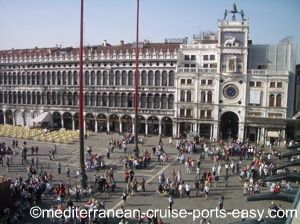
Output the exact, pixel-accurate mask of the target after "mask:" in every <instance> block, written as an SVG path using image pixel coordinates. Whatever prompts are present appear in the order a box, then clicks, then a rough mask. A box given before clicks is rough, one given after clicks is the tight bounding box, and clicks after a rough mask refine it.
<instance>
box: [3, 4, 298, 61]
mask: <svg viewBox="0 0 300 224" xmlns="http://www.w3.org/2000/svg"><path fill="white" fill-rule="evenodd" d="M232 4H233V0H140V22H141V23H140V39H141V40H143V39H148V40H150V41H153V42H162V41H164V38H169V37H174V38H177V37H186V36H187V37H189V39H191V36H192V35H193V34H196V33H199V32H201V31H209V30H210V31H216V30H217V21H218V19H221V18H223V15H224V10H225V9H230V8H231V7H232ZM236 5H237V7H238V10H240V9H243V10H244V12H245V17H246V18H249V19H250V39H252V40H253V43H260V44H264V43H270V44H273V43H278V41H279V40H281V39H282V38H284V37H286V36H289V35H292V36H293V37H294V43H296V44H297V45H298V57H297V62H298V63H300V28H299V22H300V13H299V9H300V1H299V0H236ZM79 7H80V0H0V30H1V33H0V49H11V48H32V47H35V46H38V47H54V46H55V45H56V44H58V45H62V46H64V47H67V46H78V43H79V12H80V8H79ZM135 8H136V0H85V16H84V19H85V34H84V36H85V37H84V43H85V44H90V45H95V44H100V43H102V41H103V40H104V39H106V40H108V42H110V43H112V44H117V43H119V41H120V40H124V41H125V42H133V41H134V40H135V19H136V15H135Z"/></svg>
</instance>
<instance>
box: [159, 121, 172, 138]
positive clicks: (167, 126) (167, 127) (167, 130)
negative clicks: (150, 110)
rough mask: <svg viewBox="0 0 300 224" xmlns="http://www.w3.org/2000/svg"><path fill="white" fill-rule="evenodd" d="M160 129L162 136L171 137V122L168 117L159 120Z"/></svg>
mask: <svg viewBox="0 0 300 224" xmlns="http://www.w3.org/2000/svg"><path fill="white" fill-rule="evenodd" d="M161 129H162V133H163V135H164V136H172V135H173V121H172V119H171V118H169V117H163V118H162V120H161Z"/></svg>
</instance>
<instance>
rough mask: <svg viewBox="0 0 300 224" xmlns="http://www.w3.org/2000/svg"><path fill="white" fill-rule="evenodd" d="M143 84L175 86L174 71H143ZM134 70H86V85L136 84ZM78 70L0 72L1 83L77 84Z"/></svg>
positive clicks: (140, 82)
mask: <svg viewBox="0 0 300 224" xmlns="http://www.w3.org/2000/svg"><path fill="white" fill-rule="evenodd" d="M138 77H139V85H141V86H174V78H175V73H174V71H169V72H167V71H162V72H161V71H155V72H154V71H152V70H150V71H148V72H147V71H145V70H143V71H141V72H140V74H139V76H138ZM133 80H134V72H133V71H128V72H127V71H114V72H111V71H109V70H104V71H86V72H85V73H84V84H85V85H100V86H106V85H111V86H121V85H122V86H127V85H129V86H130V85H133V84H134V81H133ZM77 84H78V72H77V71H73V72H72V71H68V72H66V71H63V72H61V71H58V72H55V71H52V72H50V71H47V72H36V73H35V72H22V73H20V72H18V73H15V72H13V73H6V72H5V73H3V74H2V73H0V85H77Z"/></svg>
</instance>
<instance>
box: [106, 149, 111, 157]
mask: <svg viewBox="0 0 300 224" xmlns="http://www.w3.org/2000/svg"><path fill="white" fill-rule="evenodd" d="M106 157H107V159H110V146H109V147H108V148H107V149H106Z"/></svg>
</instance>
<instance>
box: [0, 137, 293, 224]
mask: <svg viewBox="0 0 300 224" xmlns="http://www.w3.org/2000/svg"><path fill="white" fill-rule="evenodd" d="M111 137H112V138H116V139H118V138H121V136H119V135H115V134H109V135H107V134H102V133H101V134H94V135H92V136H90V137H89V138H88V139H87V140H85V148H86V147H87V146H91V147H92V150H93V153H103V154H104V155H105V156H106V151H105V150H106V147H107V145H108V138H111ZM158 140H159V139H158V137H157V136H154V137H148V138H146V140H145V143H144V145H143V146H141V145H140V152H142V151H143V150H145V149H148V151H149V152H151V151H152V150H151V149H152V147H155V146H157V144H158ZM0 141H5V142H6V143H7V144H9V145H11V142H12V139H9V138H0ZM23 141H24V140H21V139H19V144H21V143H22V142H23ZM26 142H27V145H28V148H29V149H30V147H31V145H34V144H37V145H38V147H39V149H40V150H39V154H38V158H39V161H40V164H41V165H42V166H43V169H44V170H47V171H50V172H51V173H52V174H53V176H54V182H58V181H59V180H62V181H63V182H64V183H65V185H68V184H71V185H72V186H74V184H75V179H74V178H72V180H70V181H69V180H68V179H67V177H66V172H65V167H66V166H67V165H69V166H70V169H71V175H72V176H74V175H75V173H76V171H77V170H78V169H79V143H78V142H77V143H75V144H69V145H66V144H56V145H57V152H58V154H57V155H56V157H55V160H54V161H50V159H49V156H48V152H49V150H50V149H51V148H53V147H54V143H47V142H35V141H30V140H26ZM163 143H164V150H165V151H166V153H167V154H168V158H169V161H168V162H167V164H165V165H160V164H158V162H157V161H156V158H153V157H152V162H151V165H150V167H149V168H147V169H137V170H135V177H137V179H138V181H140V180H141V178H142V177H144V178H145V180H146V192H137V193H135V194H134V195H130V196H129V197H128V200H127V203H126V205H125V208H130V209H137V208H139V209H140V210H141V211H142V212H145V211H146V210H147V209H157V208H159V209H168V197H166V196H161V195H158V194H157V193H156V191H157V186H158V184H157V183H158V176H159V174H160V173H161V172H162V171H163V172H164V174H165V176H166V177H169V176H171V172H172V170H173V169H174V170H175V171H176V173H177V170H181V174H182V178H183V180H184V181H185V182H189V183H190V185H191V186H192V191H191V198H190V199H188V198H187V197H186V196H184V197H183V198H174V202H175V203H174V207H173V208H174V209H186V210H187V211H188V212H192V211H193V209H200V210H203V209H215V208H216V207H218V199H219V198H220V196H221V195H223V196H224V198H225V200H224V208H225V209H226V210H227V212H230V211H231V210H233V209H240V210H241V209H250V208H255V209H266V208H268V207H269V205H270V201H258V202H247V197H245V196H243V190H242V189H243V188H242V183H241V182H240V180H239V178H238V176H237V175H236V174H234V175H231V176H230V179H229V184H228V186H227V187H225V182H224V180H223V178H222V177H221V178H220V181H219V182H218V183H217V186H216V187H212V188H211V190H210V192H209V196H208V199H207V200H206V199H205V197H204V196H203V195H200V196H199V195H198V196H197V197H196V196H195V191H194V180H195V176H196V173H195V172H193V173H192V174H187V173H186V171H185V167H184V166H182V165H180V164H179V163H178V161H177V150H176V148H175V141H174V140H173V146H169V145H168V139H167V138H163ZM128 148H129V150H132V149H133V144H129V145H128ZM28 155H29V156H28V161H30V159H31V157H32V156H31V151H30V150H29V151H28ZM122 156H123V152H122V151H121V150H119V149H118V148H115V150H114V152H113V153H112V154H111V159H109V160H107V159H105V163H106V165H107V166H108V167H113V169H114V177H115V179H116V181H117V192H116V193H112V194H110V195H105V194H101V193H99V192H97V193H96V194H95V195H94V198H96V199H98V200H99V201H104V202H105V204H106V208H113V209H117V208H120V206H121V204H122V200H121V195H122V192H123V190H124V189H126V183H125V182H124V174H123V165H122V163H121V162H120V158H121V157H122ZM188 156H191V157H192V158H193V159H197V158H199V154H197V153H195V154H190V155H188ZM34 157H35V156H34ZM58 161H59V162H60V163H61V164H62V174H60V175H58V173H57V162H58ZM246 162H249V161H244V162H243V164H245V163H246ZM211 167H212V160H211V159H209V158H206V160H205V162H202V163H201V170H203V169H211ZM223 169H224V168H223ZM101 172H102V173H103V172H104V170H100V171H99V173H101ZM222 172H223V174H224V173H225V172H224V170H223V171H222ZM96 173H97V172H96V171H87V175H88V177H89V179H88V180H89V184H92V182H93V175H94V174H96ZM0 174H1V175H6V176H8V177H11V178H12V179H13V180H14V179H15V177H17V176H19V175H22V176H23V177H26V176H27V171H26V165H21V161H20V156H19V150H16V155H14V156H13V165H12V167H10V169H9V171H7V169H6V168H5V167H3V168H2V167H0ZM264 190H266V189H264ZM87 200H88V198H83V199H82V202H85V201H87ZM275 203H277V204H281V205H282V207H283V208H290V207H291V206H292V205H291V204H290V203H287V202H282V201H280V202H279V201H278V202H276V201H275ZM55 204H56V200H55V198H49V197H48V196H45V197H44V198H43V199H42V205H41V207H43V208H49V207H50V206H51V205H55ZM209 219H210V220H211V221H212V223H213V224H217V223H233V222H238V221H240V219H234V218H233V217H231V216H227V217H226V219H220V218H219V219H218V218H216V217H215V215H213V217H211V218H209ZM163 221H164V223H171V224H175V223H200V219H197V220H193V219H192V216H191V215H188V217H187V218H185V219H184V220H182V219H180V218H177V219H168V218H163ZM33 222H34V223H41V222H42V223H48V222H50V220H44V219H43V220H42V219H38V220H31V219H28V223H33ZM110 223H118V221H117V220H110ZM129 223H137V222H136V221H133V220H129Z"/></svg>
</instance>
